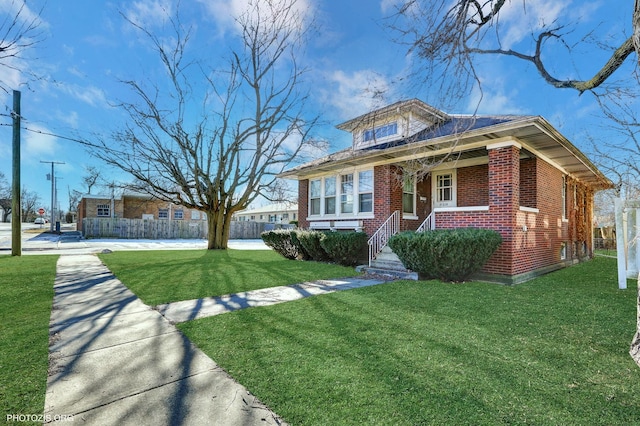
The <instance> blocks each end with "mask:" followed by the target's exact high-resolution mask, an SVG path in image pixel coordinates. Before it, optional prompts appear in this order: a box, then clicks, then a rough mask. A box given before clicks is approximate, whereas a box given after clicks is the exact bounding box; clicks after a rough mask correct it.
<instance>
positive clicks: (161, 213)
mask: <svg viewBox="0 0 640 426" xmlns="http://www.w3.org/2000/svg"><path fill="white" fill-rule="evenodd" d="M158 219H169V209H158Z"/></svg>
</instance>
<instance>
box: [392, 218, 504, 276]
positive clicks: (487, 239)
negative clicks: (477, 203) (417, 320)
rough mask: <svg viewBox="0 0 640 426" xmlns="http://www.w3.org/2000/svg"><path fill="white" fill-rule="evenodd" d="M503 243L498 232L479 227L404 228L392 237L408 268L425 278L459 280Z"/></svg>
mask: <svg viewBox="0 0 640 426" xmlns="http://www.w3.org/2000/svg"><path fill="white" fill-rule="evenodd" d="M501 243H502V237H501V236H500V234H499V233H498V232H496V231H492V230H489V229H478V228H460V229H438V230H435V231H428V232H422V233H416V232H402V233H400V234H397V235H394V236H393V237H391V238H390V239H389V246H390V247H391V249H392V250H393V251H394V253H396V255H398V257H399V258H400V260H402V263H403V264H404V265H405V267H406V268H408V269H411V270H413V271H416V272H418V273H419V274H421V275H422V276H424V277H425V278H439V279H441V280H443V281H456V282H459V281H464V280H466V279H468V278H469V277H470V276H471V275H472V274H474V273H475V272H478V271H479V270H480V269H481V268H482V267H483V266H484V264H485V263H487V261H488V260H489V258H490V257H491V255H492V254H493V253H494V252H495V251H496V250H497V249H498V247H499V246H500V244H501Z"/></svg>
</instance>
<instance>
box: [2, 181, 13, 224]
mask: <svg viewBox="0 0 640 426" xmlns="http://www.w3.org/2000/svg"><path fill="white" fill-rule="evenodd" d="M0 208H2V211H3V212H4V214H3V215H2V217H0V222H6V221H7V220H8V218H9V216H10V215H11V186H10V185H9V182H8V181H7V178H6V177H5V175H4V173H2V172H0Z"/></svg>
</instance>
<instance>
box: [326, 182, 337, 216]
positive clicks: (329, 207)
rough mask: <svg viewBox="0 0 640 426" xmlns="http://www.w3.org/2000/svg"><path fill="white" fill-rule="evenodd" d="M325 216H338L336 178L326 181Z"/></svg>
mask: <svg viewBox="0 0 640 426" xmlns="http://www.w3.org/2000/svg"><path fill="white" fill-rule="evenodd" d="M324 214H336V178H335V176H332V177H328V178H325V179H324Z"/></svg>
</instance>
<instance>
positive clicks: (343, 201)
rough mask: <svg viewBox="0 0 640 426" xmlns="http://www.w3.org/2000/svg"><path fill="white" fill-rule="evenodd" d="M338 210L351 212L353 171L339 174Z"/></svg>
mask: <svg viewBox="0 0 640 426" xmlns="http://www.w3.org/2000/svg"><path fill="white" fill-rule="evenodd" d="M340 212H341V213H353V173H349V174H346V175H340Z"/></svg>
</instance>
